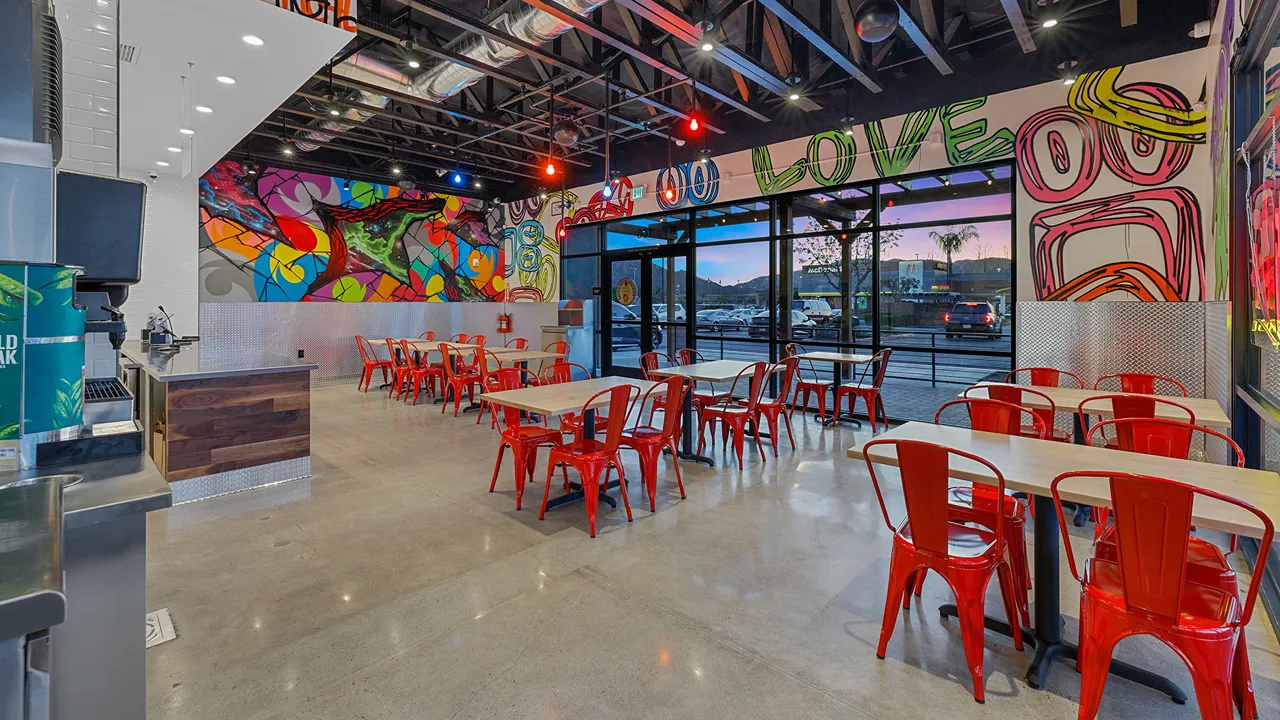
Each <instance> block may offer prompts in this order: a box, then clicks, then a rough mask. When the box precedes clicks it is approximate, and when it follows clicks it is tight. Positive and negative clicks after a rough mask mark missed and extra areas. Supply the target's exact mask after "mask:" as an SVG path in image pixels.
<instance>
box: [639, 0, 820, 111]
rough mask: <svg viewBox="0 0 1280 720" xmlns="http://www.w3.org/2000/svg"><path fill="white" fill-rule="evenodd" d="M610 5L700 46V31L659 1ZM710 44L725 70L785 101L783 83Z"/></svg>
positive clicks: (809, 105) (811, 105)
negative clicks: (725, 67)
mask: <svg viewBox="0 0 1280 720" xmlns="http://www.w3.org/2000/svg"><path fill="white" fill-rule="evenodd" d="M614 2H616V3H618V4H619V5H621V6H623V7H625V8H627V9H628V10H630V11H631V12H633V13H635V14H636V15H639V16H640V17H642V18H644V19H646V20H648V21H649V22H651V23H653V24H654V25H657V26H658V27H659V28H661V29H662V30H663V31H664V32H668V33H670V34H671V35H672V37H674V38H676V39H677V40H679V41H680V42H683V43H685V44H687V45H692V46H694V47H699V46H701V45H702V30H701V29H700V28H698V27H697V26H695V25H694V24H693V22H691V21H690V20H689V19H688V18H686V17H685V16H684V15H683V14H682V13H680V12H677V11H675V10H672V9H671V8H670V7H667V5H665V4H664V3H663V2H662V0H614ZM714 45H715V47H714V48H713V49H712V51H711V53H710V54H711V55H712V56H713V57H715V58H716V59H717V60H719V61H720V62H721V63H723V64H724V65H726V66H727V67H729V68H731V69H733V70H737V71H738V72H740V73H742V75H743V76H744V77H746V78H747V79H749V80H751V81H752V82H754V83H756V84H757V85H759V86H760V87H762V88H765V89H766V90H768V91H769V92H772V93H774V94H775V95H780V96H782V97H784V98H785V97H787V96H789V95H790V94H791V87H790V86H789V85H787V83H786V81H785V80H783V79H782V78H780V77H778V76H777V75H775V74H774V73H772V72H770V70H769V69H768V68H766V67H764V66H763V65H761V64H760V63H758V62H756V61H755V60H753V59H751V58H750V57H749V56H748V55H746V54H745V53H743V52H742V51H741V50H738V49H736V48H733V47H732V46H730V45H727V44H724V43H714ZM795 105H796V107H799V108H800V109H801V110H805V111H812V110H820V109H822V106H820V105H818V104H817V103H815V102H814V101H813V100H810V99H809V98H800V100H798V101H797V102H796V103H795Z"/></svg>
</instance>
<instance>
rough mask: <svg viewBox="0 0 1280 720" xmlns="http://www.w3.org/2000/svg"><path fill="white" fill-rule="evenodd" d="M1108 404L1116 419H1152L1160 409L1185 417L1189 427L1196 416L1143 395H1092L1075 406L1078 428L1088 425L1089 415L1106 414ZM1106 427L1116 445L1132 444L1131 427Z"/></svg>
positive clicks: (1177, 405) (1166, 402) (1185, 407)
mask: <svg viewBox="0 0 1280 720" xmlns="http://www.w3.org/2000/svg"><path fill="white" fill-rule="evenodd" d="M1108 404H1109V405H1110V406H1111V408H1110V409H1111V412H1110V413H1109V414H1110V415H1111V416H1112V417H1114V418H1116V419H1124V418H1154V417H1156V411H1157V408H1161V409H1165V410H1171V411H1176V412H1177V413H1178V414H1181V415H1185V416H1186V420H1185V422H1187V423H1189V424H1191V425H1195V423H1196V414H1195V413H1194V412H1192V411H1191V408H1189V407H1187V406H1186V405H1183V404H1181V403H1176V402H1173V401H1172V400H1162V399H1160V398H1157V397H1149V396H1143V395H1094V396H1092V397H1087V398H1085V399H1084V400H1082V401H1080V404H1079V405H1078V406H1076V414H1078V415H1079V416H1080V423H1081V425H1080V427H1085V426H1086V425H1087V424H1088V423H1087V422H1086V421H1087V420H1088V415H1089V414H1090V413H1092V414H1094V415H1102V414H1107V413H1104V412H1102V410H1103V409H1105V408H1106V406H1107V405H1108ZM1090 407H1092V409H1090ZM1107 427H1114V428H1115V431H1116V442H1117V443H1129V444H1132V442H1133V439H1132V434H1133V427H1132V426H1131V425H1116V426H1110V425H1108V426H1107ZM1121 436H1125V437H1121ZM1104 437H1105V435H1104Z"/></svg>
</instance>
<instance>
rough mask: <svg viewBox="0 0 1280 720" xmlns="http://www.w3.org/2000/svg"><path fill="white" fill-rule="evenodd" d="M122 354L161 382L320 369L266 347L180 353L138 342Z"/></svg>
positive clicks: (193, 346) (196, 347)
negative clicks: (228, 352)
mask: <svg viewBox="0 0 1280 720" xmlns="http://www.w3.org/2000/svg"><path fill="white" fill-rule="evenodd" d="M120 352H121V354H123V355H124V356H125V357H126V358H128V359H130V360H132V361H134V362H135V363H137V364H138V365H139V366H140V367H141V369H142V372H144V373H146V374H147V375H150V376H151V377H152V378H154V379H155V380H156V381H158V382H173V381H179V380H204V379H207V378H220V377H232V376H236V375H262V374H265V373H274V372H281V371H289V370H316V369H318V368H319V367H320V366H319V365H318V364H316V363H309V362H305V361H302V360H298V359H297V358H291V357H288V356H287V355H281V354H279V353H276V352H275V351H274V350H273V349H270V348H266V349H263V350H262V351H261V352H259V353H257V354H253V353H247V354H237V355H236V356H234V357H226V356H225V355H226V354H225V353H204V354H202V353H201V352H200V343H192V344H191V345H188V346H186V347H184V348H182V349H181V350H178V351H177V352H160V351H157V350H150V349H148V350H143V349H142V344H141V343H137V342H129V343H125V345H124V347H123V348H121V351H120Z"/></svg>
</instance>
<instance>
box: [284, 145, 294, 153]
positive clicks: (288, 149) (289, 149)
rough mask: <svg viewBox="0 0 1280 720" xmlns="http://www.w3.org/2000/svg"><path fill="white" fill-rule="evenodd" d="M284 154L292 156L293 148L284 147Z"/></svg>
mask: <svg viewBox="0 0 1280 720" xmlns="http://www.w3.org/2000/svg"><path fill="white" fill-rule="evenodd" d="M284 154H285V155H292V154H293V148H291V147H289V146H288V145H285V146H284Z"/></svg>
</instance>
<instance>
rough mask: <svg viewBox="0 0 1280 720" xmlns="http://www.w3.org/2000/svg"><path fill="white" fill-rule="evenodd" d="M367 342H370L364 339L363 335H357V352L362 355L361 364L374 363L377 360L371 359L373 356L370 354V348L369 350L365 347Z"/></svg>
mask: <svg viewBox="0 0 1280 720" xmlns="http://www.w3.org/2000/svg"><path fill="white" fill-rule="evenodd" d="M366 342H368V341H367V340H365V339H364V336H363V335H357V336H356V350H357V351H358V352H359V353H360V362H361V363H367V362H373V361H374V359H375V358H373V357H371V356H370V354H369V348H367V347H365V346H364V344H365V343H366Z"/></svg>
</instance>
